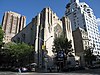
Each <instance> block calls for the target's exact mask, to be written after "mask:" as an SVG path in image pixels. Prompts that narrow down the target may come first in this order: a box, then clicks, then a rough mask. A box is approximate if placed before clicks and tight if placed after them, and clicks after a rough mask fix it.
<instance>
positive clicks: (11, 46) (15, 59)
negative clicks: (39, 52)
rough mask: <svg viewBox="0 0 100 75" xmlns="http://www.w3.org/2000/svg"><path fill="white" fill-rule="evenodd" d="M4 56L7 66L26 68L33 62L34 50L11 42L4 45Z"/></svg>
mask: <svg viewBox="0 0 100 75" xmlns="http://www.w3.org/2000/svg"><path fill="white" fill-rule="evenodd" d="M3 55H4V56H5V57H4V60H3V61H4V62H5V63H6V65H7V66H8V65H10V66H24V65H26V64H29V63H32V62H33V60H34V56H33V55H34V48H33V46H29V45H27V44H25V43H18V44H16V43H12V42H11V43H7V44H5V45H4V50H3ZM30 59H32V60H30ZM5 60H6V61H5Z"/></svg>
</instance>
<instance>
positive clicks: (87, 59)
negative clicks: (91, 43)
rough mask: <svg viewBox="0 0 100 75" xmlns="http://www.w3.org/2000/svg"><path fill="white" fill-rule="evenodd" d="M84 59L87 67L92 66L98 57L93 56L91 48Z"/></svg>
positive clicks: (86, 51)
mask: <svg viewBox="0 0 100 75" xmlns="http://www.w3.org/2000/svg"><path fill="white" fill-rule="evenodd" d="M84 58H85V62H86V63H87V65H92V61H95V60H96V56H95V55H93V52H92V51H91V48H89V49H87V50H85V51H84Z"/></svg>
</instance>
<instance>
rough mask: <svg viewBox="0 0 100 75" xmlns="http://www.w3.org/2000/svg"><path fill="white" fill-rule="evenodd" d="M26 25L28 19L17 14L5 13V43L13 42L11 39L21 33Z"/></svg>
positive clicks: (3, 23) (3, 22)
mask: <svg viewBox="0 0 100 75" xmlns="http://www.w3.org/2000/svg"><path fill="white" fill-rule="evenodd" d="M25 25H26V17H25V16H21V15H20V14H18V13H15V12H11V11H8V12H5V13H4V16H3V20H2V29H3V31H4V33H5V35H4V43H8V42H11V38H12V37H13V36H15V34H17V33H19V32H20V31H21V30H22V29H23V28H24V27H25Z"/></svg>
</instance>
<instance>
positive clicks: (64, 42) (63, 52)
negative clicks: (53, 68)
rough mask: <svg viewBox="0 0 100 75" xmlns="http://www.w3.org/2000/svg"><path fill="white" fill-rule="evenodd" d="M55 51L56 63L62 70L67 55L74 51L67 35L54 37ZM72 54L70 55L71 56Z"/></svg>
mask: <svg viewBox="0 0 100 75" xmlns="http://www.w3.org/2000/svg"><path fill="white" fill-rule="evenodd" d="M52 51H53V53H54V55H55V57H54V64H56V65H57V66H58V67H59V68H60V70H62V69H63V68H64V67H65V66H66V63H67V56H68V54H69V53H70V55H71V56H73V55H72V54H71V52H72V51H73V49H72V45H71V40H70V41H68V39H67V38H66V37H64V36H63V35H61V36H60V37H56V38H55V39H54V45H53V50H52ZM71 56H70V57H71Z"/></svg>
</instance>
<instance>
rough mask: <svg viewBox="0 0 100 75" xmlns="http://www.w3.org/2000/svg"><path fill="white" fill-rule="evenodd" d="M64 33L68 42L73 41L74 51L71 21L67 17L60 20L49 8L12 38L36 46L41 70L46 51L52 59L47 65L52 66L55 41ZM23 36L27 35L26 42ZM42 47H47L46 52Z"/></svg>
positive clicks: (49, 59)
mask: <svg viewBox="0 0 100 75" xmlns="http://www.w3.org/2000/svg"><path fill="white" fill-rule="evenodd" d="M64 27H65V29H64ZM62 32H65V35H66V37H67V38H68V40H72V47H73V49H74V44H73V37H72V29H71V23H70V20H69V19H68V18H67V17H63V18H62V19H61V20H60V19H59V18H58V16H57V15H56V13H54V12H53V11H52V10H51V8H49V7H48V8H44V9H43V10H42V11H41V13H39V14H38V15H37V16H35V18H33V19H32V21H31V22H30V23H29V24H28V26H27V27H26V28H24V29H23V30H22V31H21V32H20V33H18V34H17V35H16V36H14V37H13V38H12V41H14V42H17V41H18V38H20V42H25V43H28V44H31V45H33V46H35V51H36V57H37V58H36V61H37V64H38V65H39V67H40V68H41V66H43V65H45V64H44V61H45V60H44V59H43V58H44V55H45V51H46V52H47V56H48V57H50V58H48V60H46V61H47V62H49V64H47V65H48V66H52V63H53V61H52V60H53V59H52V58H53V52H52V46H53V41H54V38H55V37H58V36H60V35H61V34H62ZM22 34H25V37H24V38H25V40H22ZM51 36H52V37H51ZM42 46H45V50H43V49H42Z"/></svg>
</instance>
